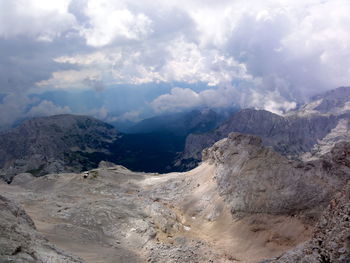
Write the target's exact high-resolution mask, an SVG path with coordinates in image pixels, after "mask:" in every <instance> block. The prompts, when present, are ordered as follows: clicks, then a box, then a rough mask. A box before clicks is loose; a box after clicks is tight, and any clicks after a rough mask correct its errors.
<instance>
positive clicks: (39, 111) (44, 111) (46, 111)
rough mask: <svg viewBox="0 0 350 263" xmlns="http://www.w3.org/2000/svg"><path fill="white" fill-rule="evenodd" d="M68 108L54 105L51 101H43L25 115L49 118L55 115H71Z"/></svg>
mask: <svg viewBox="0 0 350 263" xmlns="http://www.w3.org/2000/svg"><path fill="white" fill-rule="evenodd" d="M71 112H72V111H71V109H70V108H69V107H68V106H65V107H60V106H57V105H55V104H54V103H53V102H52V101H47V100H43V101H41V102H40V103H39V104H38V105H36V106H34V107H32V108H31V109H30V110H29V111H28V112H27V113H26V116H27V117H39V116H50V115H57V114H66V113H71Z"/></svg>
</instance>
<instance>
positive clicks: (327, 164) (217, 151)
mask: <svg viewBox="0 0 350 263" xmlns="http://www.w3.org/2000/svg"><path fill="white" fill-rule="evenodd" d="M342 146H345V149H344V147H342ZM347 147H348V148H347ZM349 150H350V144H339V145H338V146H337V147H336V148H335V149H334V150H333V152H332V153H331V154H330V156H329V157H325V159H323V160H319V161H315V162H309V163H303V162H300V161H291V160H289V159H287V158H286V157H284V156H282V155H280V154H278V153H276V152H275V151H273V150H272V149H271V148H266V147H264V146H263V145H262V141H261V139H260V138H259V137H256V136H253V135H243V134H239V133H231V134H229V136H228V138H226V139H223V140H221V141H219V142H217V143H215V144H214V146H213V147H211V148H208V149H205V150H204V151H203V161H208V162H210V163H213V164H215V165H216V181H217V184H218V188H219V191H220V195H222V196H224V198H225V200H226V202H228V203H229V204H230V206H231V211H232V212H233V213H237V212H249V213H262V212H263V213H274V214H278V213H296V212H297V211H300V210H305V209H307V208H312V207H315V206H318V205H320V204H322V203H325V202H328V201H329V200H330V198H331V197H332V195H333V194H334V191H335V189H340V188H341V187H342V185H343V184H344V182H346V181H347V180H349V179H350V169H349V167H350V166H349V160H348V159H349V158H350V157H349V156H350V154H349ZM329 158H332V159H329Z"/></svg>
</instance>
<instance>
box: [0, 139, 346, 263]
mask: <svg viewBox="0 0 350 263" xmlns="http://www.w3.org/2000/svg"><path fill="white" fill-rule="evenodd" d="M349 179H350V143H340V144H337V145H335V146H334V147H333V149H332V150H331V151H330V152H329V153H328V154H326V155H324V156H321V158H320V159H318V160H313V161H309V162H303V161H293V160H289V159H288V158H286V157H285V156H283V155H280V154H279V153H277V152H275V151H274V150H273V149H271V148H269V147H265V146H264V145H263V144H262V141H261V139H260V138H258V137H257V136H252V135H244V134H239V133H232V134H230V135H229V136H228V137H227V138H225V139H223V140H221V141H219V142H217V143H215V144H214V146H213V147H211V148H209V149H207V150H205V151H204V152H203V162H202V164H201V165H200V166H199V167H197V168H196V169H194V170H192V171H189V172H186V173H170V174H164V175H160V174H146V173H137V172H132V171H130V170H128V169H126V168H125V167H122V166H118V165H112V164H110V163H106V162H104V163H102V164H101V165H100V167H99V168H96V169H93V170H90V171H88V172H84V173H65V174H63V173H61V174H49V175H45V176H42V177H39V178H35V177H33V176H32V175H30V174H19V175H16V176H15V177H14V179H13V181H12V183H11V184H6V183H1V182H0V192H1V194H2V195H3V196H5V198H7V199H9V200H10V199H11V200H15V201H16V202H18V203H19V204H20V205H22V206H23V207H24V208H25V210H26V213H27V214H28V215H29V216H30V217H31V218H32V220H33V222H34V224H35V225H36V228H37V231H38V232H39V234H40V235H43V236H45V237H46V238H47V239H48V240H49V241H50V242H51V243H53V244H55V245H56V246H57V247H59V248H60V249H64V251H67V252H66V253H69V254H75V255H77V256H79V257H80V258H82V260H83V261H84V262H104V263H112V262H135V263H136V262H154V263H165V262H167V263H168V262H169V263H177V262H200V263H202V262H219V263H229V262H235V261H236V262H249V263H257V262H260V261H262V260H264V259H267V258H278V257H280V255H281V254H282V255H284V253H289V252H288V251H290V250H291V249H295V247H298V246H302V244H305V242H313V240H315V243H313V244H314V245H313V246H314V247H315V249H320V251H321V250H322V251H323V250H325V251H331V250H332V249H333V251H334V252H332V253H333V254H334V255H345V256H346V255H348V254H346V253H348V246H347V243H346V242H347V241H348V239H347V234H348V232H347V229H348V228H346V227H347V226H348V223H349V221H348V214H347V212H348V211H347V210H346V209H347V207H348V206H347V202H348V196H347V194H348V192H344V194H345V195H344V194H343V195H341V197H340V199H339V195H338V194H336V193H337V191H339V190H341V189H342V188H343V187H344V185H346V182H348V181H349ZM334 197H335V198H336V199H334V200H336V201H331V203H330V207H331V210H326V214H325V216H323V217H322V216H321V214H322V212H323V211H324V209H325V207H327V204H328V203H329V201H330V200H332V199H333V198H334ZM0 200H1V199H0ZM338 200H340V201H338ZM0 204H1V202H0ZM343 209H345V210H343ZM1 211H3V210H2V209H1ZM21 211H22V210H21ZM338 212H341V213H340V214H338ZM14 214H17V215H18V213H14ZM19 214H20V215H23V214H24V212H20V213H19ZM16 218H21V216H18V217H16ZM16 218H14V217H13V216H12V217H1V219H0V223H1V222H4V223H3V225H4V226H7V225H11V224H14V222H13V221H15V220H17V219H16ZM26 218H27V217H26ZM19 220H21V219H19ZM26 220H27V221H30V220H29V219H28V218H27V219H26ZM15 222H17V221H15ZM315 222H319V223H318V224H319V227H316V229H315V231H316V232H315V233H316V234H313V228H314V225H315ZM338 223H340V224H338ZM9 229H10V228H9V227H4V229H1V225H0V231H5V233H6V236H3V235H1V238H0V242H1V240H3V242H7V241H8V240H11V237H14V238H15V237H17V236H18V234H19V233H17V232H14V233H13V234H12V235H11V234H10V232H9ZM21 233H22V232H21ZM25 233H26V232H23V234H24V235H25ZM338 234H340V235H338ZM313 235H317V236H316V238H314V236H313ZM4 237H5V238H4ZM317 240H321V241H324V243H317V242H316V241H317ZM15 241H16V240H13V241H12V243H15ZM333 241H335V244H334V243H333ZM30 242H31V241H30ZM12 243H11V244H12ZM6 244H8V243H6ZM19 245H20V244H19ZM19 245H17V243H16V245H15V246H13V247H18V246H19ZM27 247H28V246H24V245H23V248H21V249H20V250H22V249H23V251H24V252H26V251H28V249H27ZM29 248H31V246H29ZM33 249H34V250H35V249H36V248H35V247H33ZM14 250H15V251H17V249H12V250H10V249H9V250H6V252H3V250H1V249H0V256H4V253H7V254H5V255H8V254H10V253H11V251H14ZM38 251H39V252H40V250H38ZM336 253H338V254H336ZM322 254H323V252H322ZM75 258H78V257H75ZM334 258H335V259H337V260H335V261H328V262H334V263H338V262H342V263H343V262H346V261H340V260H339V259H340V257H339V256H337V257H334ZM332 259H333V258H332ZM60 262H64V261H60ZM68 262H70V261H68ZM73 262H74V261H73ZM280 262H284V261H280ZM289 262H293V261H289ZM296 262H297V261H296ZM321 262H322V261H321ZM324 262H327V261H324Z"/></svg>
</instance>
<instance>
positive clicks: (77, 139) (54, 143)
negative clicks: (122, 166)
mask: <svg viewBox="0 0 350 263" xmlns="http://www.w3.org/2000/svg"><path fill="white" fill-rule="evenodd" d="M119 137H120V134H119V133H118V132H117V131H116V130H115V129H114V128H113V126H111V125H109V124H106V123H103V122H101V121H99V120H96V119H94V118H91V117H87V116H76V115H56V116H51V117H42V118H34V119H32V120H28V121H25V122H24V123H23V124H22V125H20V126H19V127H17V128H15V129H13V130H10V131H7V132H5V133H2V134H1V135H0V167H1V170H0V177H2V178H4V179H5V180H7V181H10V180H11V179H12V177H13V175H15V174H17V173H20V172H31V173H33V174H34V175H43V174H47V173H49V172H62V171H80V170H87V169H91V168H93V167H96V166H97V164H98V162H97V163H96V161H95V160H94V158H95V156H96V155H108V154H110V152H109V151H108V147H109V145H110V144H111V143H113V142H115V141H116V140H117V139H118V138H119Z"/></svg>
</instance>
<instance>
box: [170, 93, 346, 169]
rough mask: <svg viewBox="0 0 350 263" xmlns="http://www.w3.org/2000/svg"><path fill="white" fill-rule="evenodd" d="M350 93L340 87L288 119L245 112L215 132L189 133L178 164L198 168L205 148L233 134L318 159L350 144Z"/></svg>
mask: <svg viewBox="0 0 350 263" xmlns="http://www.w3.org/2000/svg"><path fill="white" fill-rule="evenodd" d="M349 94H350V87H347V88H338V89H336V90H334V91H331V92H328V93H326V94H323V95H320V96H317V97H315V98H314V99H313V101H311V102H310V103H308V104H306V105H304V106H303V107H302V108H301V109H300V110H299V111H294V112H290V113H288V114H286V115H285V116H279V115H276V114H273V113H271V112H268V111H264V110H254V109H245V110H242V111H240V112H238V113H236V114H234V115H233V116H232V117H231V118H230V119H229V120H228V121H227V122H225V123H224V124H222V125H221V126H219V127H218V128H217V129H215V130H214V131H212V132H209V133H204V134H190V135H189V136H188V137H187V139H186V145H185V150H184V152H183V153H182V155H181V156H180V157H179V158H178V160H177V161H176V165H177V166H178V167H180V168H182V169H183V170H186V169H190V168H193V167H195V166H196V165H197V164H198V162H199V161H200V160H201V152H202V150H203V149H205V148H207V147H210V146H211V145H213V144H214V143H215V142H216V141H218V140H221V139H223V138H225V137H227V136H228V134H229V133H231V132H241V133H245V134H252V135H257V136H260V137H261V138H262V141H263V143H264V145H266V146H272V147H273V148H274V149H275V150H276V151H277V152H279V153H281V154H283V155H286V156H289V157H292V158H303V159H315V158H319V157H320V156H321V155H322V154H325V153H327V152H329V151H330V149H331V148H332V147H333V146H334V145H335V144H336V143H337V142H339V141H343V140H346V141H350V107H349V105H350V96H349Z"/></svg>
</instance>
